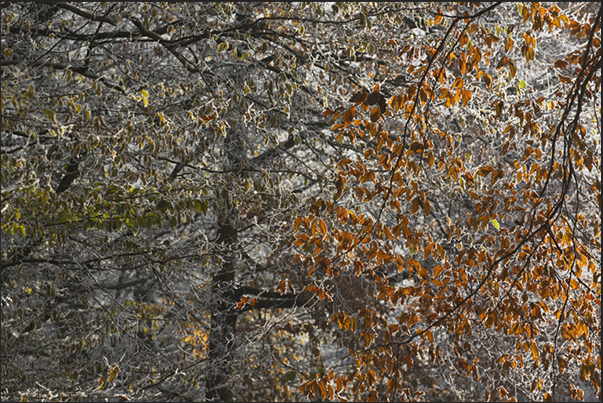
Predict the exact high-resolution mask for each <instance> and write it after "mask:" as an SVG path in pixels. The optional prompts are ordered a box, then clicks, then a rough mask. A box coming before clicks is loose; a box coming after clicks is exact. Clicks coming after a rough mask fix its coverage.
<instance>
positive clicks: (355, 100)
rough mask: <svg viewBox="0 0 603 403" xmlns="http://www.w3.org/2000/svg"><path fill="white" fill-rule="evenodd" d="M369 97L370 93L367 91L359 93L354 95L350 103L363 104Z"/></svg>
mask: <svg viewBox="0 0 603 403" xmlns="http://www.w3.org/2000/svg"><path fill="white" fill-rule="evenodd" d="M367 96H368V92H366V91H361V92H357V93H355V94H354V95H352V98H350V102H353V103H355V104H359V103H362V102H364V100H365V99H366V97H367Z"/></svg>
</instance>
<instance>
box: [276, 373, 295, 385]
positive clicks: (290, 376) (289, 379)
mask: <svg viewBox="0 0 603 403" xmlns="http://www.w3.org/2000/svg"><path fill="white" fill-rule="evenodd" d="M296 375H297V374H296V373H295V371H289V372H287V373H286V374H284V375H283V376H281V379H280V382H281V383H287V382H292V381H294V380H295V376H296Z"/></svg>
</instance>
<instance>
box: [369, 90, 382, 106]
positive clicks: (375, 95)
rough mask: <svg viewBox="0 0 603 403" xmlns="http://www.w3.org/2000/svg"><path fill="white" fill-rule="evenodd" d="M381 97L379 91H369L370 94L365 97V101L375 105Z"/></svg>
mask: <svg viewBox="0 0 603 403" xmlns="http://www.w3.org/2000/svg"><path fill="white" fill-rule="evenodd" d="M382 98H383V94H381V93H380V92H371V93H370V95H369V96H368V97H367V98H366V103H367V104H369V105H375V104H376V103H378V102H379V101H381V99H382Z"/></svg>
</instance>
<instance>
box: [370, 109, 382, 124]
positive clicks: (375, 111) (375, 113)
mask: <svg viewBox="0 0 603 403" xmlns="http://www.w3.org/2000/svg"><path fill="white" fill-rule="evenodd" d="M380 116H381V110H380V109H379V108H378V107H374V108H373V109H372V110H371V122H373V123H374V122H376V121H377V120H379V117H380Z"/></svg>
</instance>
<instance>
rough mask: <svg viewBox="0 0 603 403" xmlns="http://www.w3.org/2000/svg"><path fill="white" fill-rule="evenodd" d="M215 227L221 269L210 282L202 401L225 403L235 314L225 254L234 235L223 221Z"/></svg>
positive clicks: (228, 396) (228, 257)
mask: <svg viewBox="0 0 603 403" xmlns="http://www.w3.org/2000/svg"><path fill="white" fill-rule="evenodd" d="M218 225H219V228H218V243H219V244H220V245H221V246H222V247H223V248H224V250H225V251H226V252H225V253H224V255H223V259H224V261H223V264H222V267H221V269H220V270H219V271H218V272H217V273H216V275H215V276H214V277H213V279H212V295H213V296H214V298H215V303H214V306H213V312H212V316H211V331H210V335H209V360H210V367H209V374H208V377H207V381H206V387H207V392H206V397H207V399H208V400H210V401H222V402H227V401H230V400H231V399H232V392H231V391H230V390H229V386H228V385H227V383H226V382H227V380H228V375H229V374H230V373H231V372H232V368H231V365H230V362H231V358H232V357H231V354H232V349H233V347H234V340H235V331H236V323H237V314H236V313H235V312H234V311H233V307H234V304H235V302H236V301H235V290H234V280H235V271H234V267H233V261H234V256H232V254H230V253H229V252H228V250H229V249H230V246H232V245H233V244H234V243H235V242H236V240H237V231H236V229H235V228H234V227H233V226H232V225H231V224H230V223H229V222H228V219H227V218H225V219H223V220H221V222H219V223H218Z"/></svg>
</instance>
